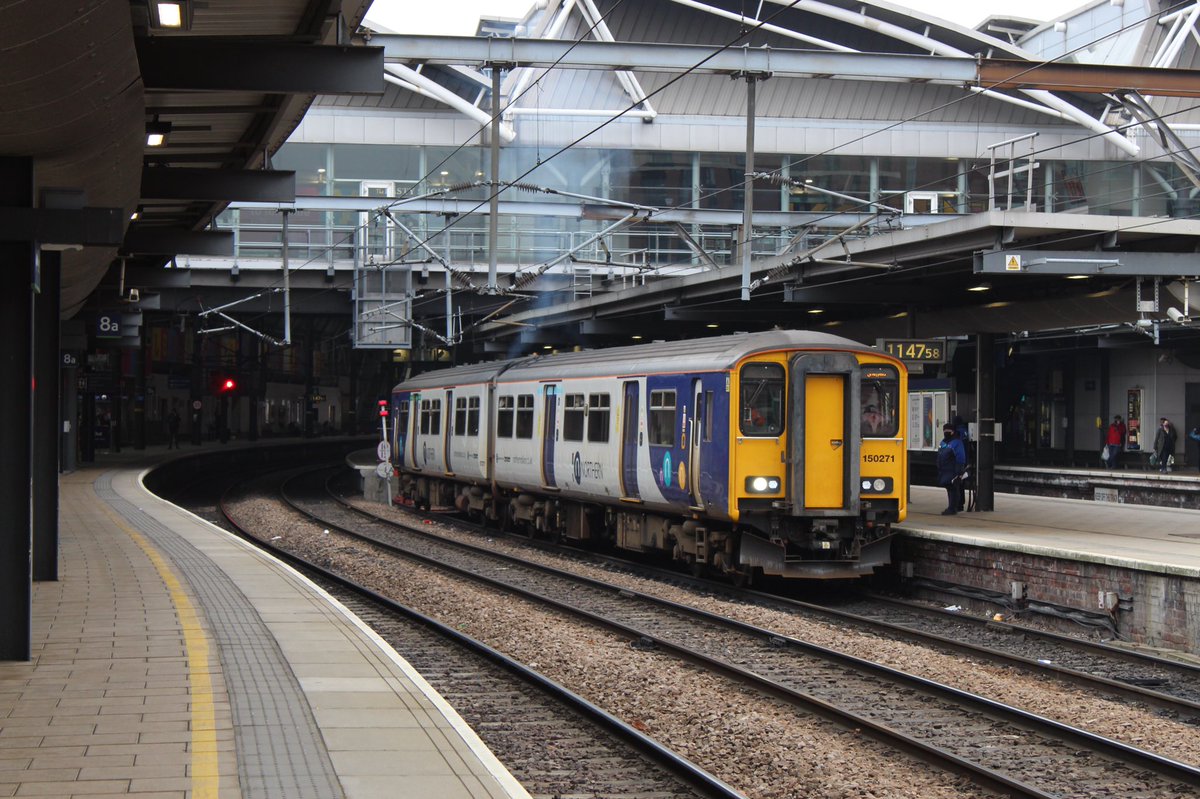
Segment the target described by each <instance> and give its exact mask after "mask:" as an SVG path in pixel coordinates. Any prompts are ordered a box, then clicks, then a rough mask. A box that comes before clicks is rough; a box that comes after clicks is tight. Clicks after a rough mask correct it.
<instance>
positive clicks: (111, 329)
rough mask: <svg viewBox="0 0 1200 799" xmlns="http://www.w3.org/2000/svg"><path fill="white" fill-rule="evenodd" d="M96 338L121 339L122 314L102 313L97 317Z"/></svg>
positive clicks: (117, 312)
mask: <svg viewBox="0 0 1200 799" xmlns="http://www.w3.org/2000/svg"><path fill="white" fill-rule="evenodd" d="M95 332H96V338H120V337H121V313H120V312H119V311H101V312H100V313H98V314H97V315H96V331H95Z"/></svg>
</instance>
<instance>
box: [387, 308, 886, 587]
mask: <svg viewBox="0 0 1200 799" xmlns="http://www.w3.org/2000/svg"><path fill="white" fill-rule="evenodd" d="M906 391H907V374H906V372H905V369H904V366H903V364H902V363H901V362H900V361H898V360H896V359H894V358H891V357H889V356H887V355H884V354H882V353H880V352H878V351H876V350H873V349H871V348H869V347H865V346H863V345H861V344H858V343H857V342H853V341H850V340H848V339H844V338H839V337H837V336H831V335H827V334H823V333H814V332H808V331H771V332H767V333H754V334H740V335H734V336H720V337H715V338H709V339H696V340H690V341H675V342H655V343H653V344H644V345H639V346H634V347H619V348H614V349H609V350H592V351H583V352H570V353H561V354H555V355H549V356H544V357H530V358H523V359H518V360H514V361H505V362H501V363H492V364H476V365H473V366H462V367H456V368H451V369H445V370H441V371H438V372H430V373H426V374H423V375H419V376H417V377H415V378H412V379H410V380H407V381H405V382H404V383H402V384H400V385H398V386H396V388H395V389H394V390H393V394H392V402H393V407H394V411H395V413H394V415H393V418H394V419H395V420H396V427H395V429H394V433H393V434H394V442H393V443H394V444H395V447H394V452H395V453H396V454H397V456H398V462H397V466H398V468H399V469H400V471H401V485H402V487H403V488H402V491H403V493H404V495H405V496H406V497H407V498H408V499H410V500H411V501H412V502H413V503H414V504H416V505H418V506H425V507H429V506H431V505H432V506H437V505H441V506H449V505H454V506H456V507H458V508H459V509H461V510H464V511H466V512H469V513H471V514H472V515H475V516H477V517H481V518H484V519H488V520H492V521H495V522H496V523H498V524H499V525H501V526H503V527H506V528H510V529H520V530H525V531H526V532H528V533H529V534H531V535H544V536H548V537H553V538H562V539H568V540H572V541H577V542H580V543H586V542H591V543H595V544H602V545H607V546H612V547H615V548H618V549H624V550H629V551H636V552H644V553H657V554H660V555H663V556H667V557H671V558H673V559H675V560H676V561H679V562H681V563H683V564H685V565H687V566H690V567H691V568H692V569H693V570H695V571H697V572H700V571H709V572H719V573H723V574H725V575H727V576H729V577H731V578H734V579H746V578H750V577H753V576H754V575H756V574H767V575H778V576H783V577H787V578H796V579H832V578H847V577H858V576H862V575H866V574H870V573H871V572H872V571H873V570H874V568H875V567H877V566H879V565H882V564H885V563H887V562H888V560H889V550H890V541H889V534H890V532H891V525H892V524H893V523H895V522H898V521H901V520H902V519H904V517H905V512H906V493H907V491H906V489H907V483H908V459H907V457H906V452H907V450H906V421H907V419H906V413H905V409H906V407H907V405H906ZM443 409H444V411H443ZM443 420H444V423H443Z"/></svg>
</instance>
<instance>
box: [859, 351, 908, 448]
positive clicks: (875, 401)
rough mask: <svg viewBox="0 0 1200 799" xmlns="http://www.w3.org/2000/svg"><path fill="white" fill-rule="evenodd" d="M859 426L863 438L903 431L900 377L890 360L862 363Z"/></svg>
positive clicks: (888, 436) (884, 436) (893, 435)
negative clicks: (901, 425)
mask: <svg viewBox="0 0 1200 799" xmlns="http://www.w3.org/2000/svg"><path fill="white" fill-rule="evenodd" d="M859 403H860V405H861V408H860V410H861V414H862V415H861V417H860V418H861V426H860V428H859V429H860V430H861V431H862V435H863V437H864V438H894V437H895V436H896V434H897V433H899V432H900V377H899V375H897V374H896V369H895V367H893V366H889V365H887V364H873V363H872V364H863V366H862V389H861V393H860V394H859Z"/></svg>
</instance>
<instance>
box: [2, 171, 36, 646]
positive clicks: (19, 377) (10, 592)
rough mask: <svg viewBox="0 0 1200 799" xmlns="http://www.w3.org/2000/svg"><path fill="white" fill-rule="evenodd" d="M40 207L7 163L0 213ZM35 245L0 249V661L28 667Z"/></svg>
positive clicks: (26, 174)
mask: <svg viewBox="0 0 1200 799" xmlns="http://www.w3.org/2000/svg"><path fill="white" fill-rule="evenodd" d="M32 207H33V159H32V158H0V208H32ZM33 264H34V245H33V244H32V243H31V242H0V365H2V366H3V372H4V379H5V382H6V383H7V385H8V386H9V388H8V390H6V391H0V452H3V453H4V464H5V465H4V469H2V470H0V508H3V509H4V524H3V525H0V608H2V609H3V611H2V612H0V660H29V659H30V655H31V647H32V645H33V642H32V634H33V619H32V609H33V572H32V565H31V562H30V557H31V555H30V550H31V544H32V540H31V537H30V532H31V523H32V516H33V512H32V509H31V508H30V485H31V484H32V480H33V467H32V464H31V463H30V455H31V442H30V436H29V431H30V428H31V425H32V423H33V419H32V416H33V397H32V392H31V391H30V383H31V382H32V380H33V364H32V357H31V348H32V347H31V344H32V342H31V340H30V336H31V333H32V324H33V302H32V300H31V298H30V290H29V286H30V279H31V277H32V274H33Z"/></svg>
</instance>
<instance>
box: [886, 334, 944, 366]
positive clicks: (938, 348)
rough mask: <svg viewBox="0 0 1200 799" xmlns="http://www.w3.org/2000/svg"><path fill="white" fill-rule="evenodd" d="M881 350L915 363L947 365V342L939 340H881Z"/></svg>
mask: <svg viewBox="0 0 1200 799" xmlns="http://www.w3.org/2000/svg"><path fill="white" fill-rule="evenodd" d="M877 346H878V347H879V349H881V350H883V351H884V352H886V353H887V354H888V355H891V356H892V357H893V358H899V359H900V360H902V361H910V362H913V363H945V362H946V341H945V339H938V338H929V339H924V338H881V339H879V342H878V344H877Z"/></svg>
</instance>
